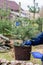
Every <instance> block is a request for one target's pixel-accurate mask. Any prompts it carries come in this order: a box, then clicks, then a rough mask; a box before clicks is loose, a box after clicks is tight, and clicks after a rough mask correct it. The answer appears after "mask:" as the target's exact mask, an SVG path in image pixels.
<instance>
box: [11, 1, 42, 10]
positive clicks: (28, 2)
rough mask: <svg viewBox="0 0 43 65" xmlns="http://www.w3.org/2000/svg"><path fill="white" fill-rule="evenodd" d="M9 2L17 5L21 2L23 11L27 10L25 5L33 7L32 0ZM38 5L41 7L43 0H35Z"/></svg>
mask: <svg viewBox="0 0 43 65" xmlns="http://www.w3.org/2000/svg"><path fill="white" fill-rule="evenodd" d="M11 1H15V2H17V3H19V2H21V7H22V8H23V9H25V10H27V9H28V8H27V5H30V6H31V5H33V0H11ZM37 2H38V3H39V6H40V7H41V6H43V0H36V3H37Z"/></svg>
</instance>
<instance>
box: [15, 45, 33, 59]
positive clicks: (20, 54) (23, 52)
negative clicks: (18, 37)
mask: <svg viewBox="0 0 43 65" xmlns="http://www.w3.org/2000/svg"><path fill="white" fill-rule="evenodd" d="M31 48H32V47H31V46H20V45H14V57H15V60H30V57H31V54H30V52H31Z"/></svg>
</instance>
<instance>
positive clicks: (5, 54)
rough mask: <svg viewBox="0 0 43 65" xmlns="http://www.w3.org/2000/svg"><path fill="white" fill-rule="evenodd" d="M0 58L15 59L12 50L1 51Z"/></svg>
mask: <svg viewBox="0 0 43 65" xmlns="http://www.w3.org/2000/svg"><path fill="white" fill-rule="evenodd" d="M0 58H2V59H6V60H9V61H11V60H14V58H13V57H12V54H11V52H7V53H0Z"/></svg>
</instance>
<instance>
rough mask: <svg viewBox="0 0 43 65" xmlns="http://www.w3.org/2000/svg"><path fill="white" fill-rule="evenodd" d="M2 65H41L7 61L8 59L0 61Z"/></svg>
mask: <svg viewBox="0 0 43 65" xmlns="http://www.w3.org/2000/svg"><path fill="white" fill-rule="evenodd" d="M0 65H39V64H33V63H32V62H29V61H17V60H15V61H14V60H12V61H7V60H6V59H0Z"/></svg>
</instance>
